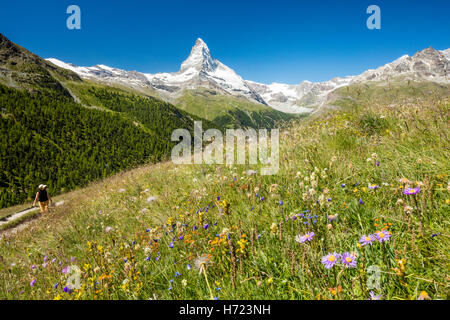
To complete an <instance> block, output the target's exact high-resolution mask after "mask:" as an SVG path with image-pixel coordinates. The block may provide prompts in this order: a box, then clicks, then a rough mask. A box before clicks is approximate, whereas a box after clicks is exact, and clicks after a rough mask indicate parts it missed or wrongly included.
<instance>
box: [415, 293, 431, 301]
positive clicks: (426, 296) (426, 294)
mask: <svg viewBox="0 0 450 320" xmlns="http://www.w3.org/2000/svg"><path fill="white" fill-rule="evenodd" d="M417 300H431V298H430V296H429V295H428V293H427V292H426V291H421V292H420V294H419V297H418V298H417Z"/></svg>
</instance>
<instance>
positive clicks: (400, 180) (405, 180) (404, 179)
mask: <svg viewBox="0 0 450 320" xmlns="http://www.w3.org/2000/svg"><path fill="white" fill-rule="evenodd" d="M398 182H400V183H401V184H410V183H411V181H409V180H408V179H407V178H401V179H399V180H398Z"/></svg>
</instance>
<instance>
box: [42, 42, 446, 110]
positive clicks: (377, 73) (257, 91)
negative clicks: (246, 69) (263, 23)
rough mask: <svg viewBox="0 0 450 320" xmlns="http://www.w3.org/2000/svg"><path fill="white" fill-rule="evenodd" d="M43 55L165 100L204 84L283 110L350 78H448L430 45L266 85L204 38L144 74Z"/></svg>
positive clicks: (314, 100)
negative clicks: (322, 75)
mask: <svg viewBox="0 0 450 320" xmlns="http://www.w3.org/2000/svg"><path fill="white" fill-rule="evenodd" d="M47 60H48V61H50V62H52V63H53V64H55V65H57V66H59V67H62V68H66V69H69V70H72V71H74V72H75V73H77V74H78V75H80V76H81V77H82V78H87V79H93V80H96V81H101V82H106V83H119V84H122V85H125V86H129V87H134V88H143V87H144V88H150V89H152V90H156V91H157V92H158V94H159V95H160V97H161V98H162V99H165V100H167V101H174V100H175V99H177V98H179V97H180V96H182V95H183V93H184V91H185V90H195V89H198V88H207V89H211V90H212V91H213V92H214V94H221V95H231V96H236V97H241V98H245V99H247V100H249V101H251V102H255V103H259V104H263V105H267V106H270V107H272V108H273V109H276V110H278V111H282V112H286V113H310V112H313V111H314V110H316V109H317V108H320V107H321V106H323V105H324V104H325V103H326V102H327V97H328V96H329V94H330V93H331V92H333V91H334V90H336V89H338V88H340V87H343V86H347V85H350V84H353V83H361V82H369V81H371V82H380V83H381V84H387V83H388V82H390V81H396V80H400V81H408V80H411V81H432V82H439V83H450V49H447V50H443V51H438V50H435V49H433V48H431V47H430V48H428V49H424V50H422V51H419V52H417V53H416V54H415V55H414V56H412V57H410V56H408V55H405V56H402V57H400V58H399V59H397V60H395V61H394V62H392V63H388V64H386V65H384V66H381V67H379V68H377V69H373V70H367V71H365V72H364V73H362V74H360V75H357V76H347V77H345V78H340V77H337V78H334V79H331V80H329V81H325V82H317V83H313V82H310V81H303V82H301V83H300V84H297V85H288V84H282V83H272V84H268V85H267V84H262V83H257V82H253V81H246V80H243V79H242V78H241V77H240V76H239V75H238V74H237V73H236V72H235V71H234V70H232V69H231V68H229V67H227V66H226V65H224V64H223V63H221V62H220V61H219V60H216V59H214V58H213V57H212V55H211V52H210V50H209V48H208V46H207V45H206V43H205V42H204V41H203V40H202V39H197V41H196V42H195V45H194V47H193V48H192V50H191V53H190V55H189V57H188V58H187V59H186V60H185V61H184V62H183V63H182V64H181V67H180V70H179V71H178V72H174V73H157V74H145V73H140V72H137V71H125V70H120V69H116V68H111V67H108V66H105V65H96V66H93V67H78V66H75V65H73V64H68V63H65V62H62V61H60V60H57V59H54V58H50V59H47Z"/></svg>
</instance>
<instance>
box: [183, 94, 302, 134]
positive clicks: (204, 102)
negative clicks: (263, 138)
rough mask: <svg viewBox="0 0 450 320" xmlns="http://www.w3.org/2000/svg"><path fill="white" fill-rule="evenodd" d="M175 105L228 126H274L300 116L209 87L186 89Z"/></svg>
mask: <svg viewBox="0 0 450 320" xmlns="http://www.w3.org/2000/svg"><path fill="white" fill-rule="evenodd" d="M174 104H175V105H176V106H177V107H178V108H180V109H182V110H185V111H187V112H189V113H192V114H195V115H197V116H199V117H202V118H204V119H208V120H210V121H212V122H214V123H216V124H218V125H220V126H224V127H227V128H238V127H243V128H246V127H251V128H273V127H275V126H276V125H277V124H279V123H281V122H285V121H289V120H292V119H295V118H296V117H298V116H295V115H291V114H286V113H283V112H279V111H277V110H274V109H272V108H270V107H267V106H264V105H262V104H256V103H252V102H250V101H247V100H245V99H240V98H237V97H232V96H225V95H221V94H218V93H217V92H215V91H212V90H208V89H197V90H186V91H185V92H184V94H183V96H182V97H180V98H178V99H177V100H176V101H175V102H174Z"/></svg>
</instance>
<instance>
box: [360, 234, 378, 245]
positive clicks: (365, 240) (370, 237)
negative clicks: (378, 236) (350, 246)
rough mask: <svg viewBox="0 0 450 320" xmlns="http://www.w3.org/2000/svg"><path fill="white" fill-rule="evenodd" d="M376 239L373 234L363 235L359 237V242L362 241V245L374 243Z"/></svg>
mask: <svg viewBox="0 0 450 320" xmlns="http://www.w3.org/2000/svg"><path fill="white" fill-rule="evenodd" d="M373 241H375V238H374V236H373V235H371V234H369V235H367V236H366V235H363V236H362V237H361V238H360V239H359V243H361V245H362V246H365V245H368V244H370V245H372V242H373Z"/></svg>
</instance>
